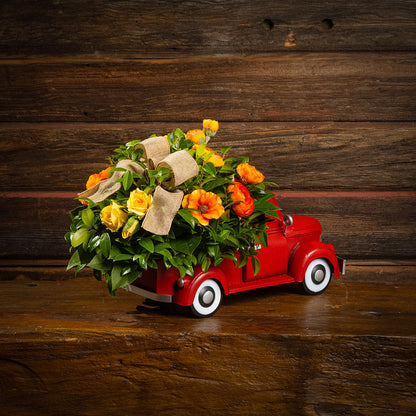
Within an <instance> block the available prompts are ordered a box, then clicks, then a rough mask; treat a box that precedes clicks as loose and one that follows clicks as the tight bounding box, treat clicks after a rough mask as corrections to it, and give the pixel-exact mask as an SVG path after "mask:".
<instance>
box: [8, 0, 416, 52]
mask: <svg viewBox="0 0 416 416" xmlns="http://www.w3.org/2000/svg"><path fill="white" fill-rule="evenodd" d="M39 11H41V12H39ZM415 14H416V13H415V7H414V2H413V1H412V0H402V1H400V2H395V1H392V0H379V1H375V0H373V1H367V2H358V1H349V2H331V1H319V0H313V1H306V0H301V1H297V2H296V3H292V2H276V1H273V0H255V1H244V0H232V1H227V2H222V1H193V2H183V1H158V2H148V1H143V0H142V1H134V2H132V1H117V2H107V1H103V0H100V1H94V2H88V3H86V2H84V1H82V0H71V1H66V2H64V3H61V2H52V1H47V0H40V1H37V2H36V5H35V4H34V3H33V2H30V1H26V0H8V1H5V0H4V1H2V2H1V4H0V27H1V28H3V29H2V36H0V56H2V57H10V56H13V57H20V58H26V57H33V56H39V57H50V56H52V57H70V58H73V57H76V56H82V57H88V58H89V59H103V58H109V57H110V58H111V57H132V58H135V57H143V56H146V57H158V58H159V57H172V56H207V55H211V56H218V55H247V54H264V53H274V52H278V51H283V50H303V51H340V50H344V51H349V50H354V51H357V50H360V51H362V50H372V51H385V50H414V49H415V46H416V22H415V20H416V19H415Z"/></svg>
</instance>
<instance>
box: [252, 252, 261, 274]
mask: <svg viewBox="0 0 416 416" xmlns="http://www.w3.org/2000/svg"><path fill="white" fill-rule="evenodd" d="M251 265H252V266H253V274H254V276H255V275H256V274H258V272H259V271H260V261H259V259H258V258H257V257H256V256H252V257H251Z"/></svg>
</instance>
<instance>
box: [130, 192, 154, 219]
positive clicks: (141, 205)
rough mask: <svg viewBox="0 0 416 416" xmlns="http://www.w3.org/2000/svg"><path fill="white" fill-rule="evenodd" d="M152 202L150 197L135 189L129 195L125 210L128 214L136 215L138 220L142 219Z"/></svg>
mask: <svg viewBox="0 0 416 416" xmlns="http://www.w3.org/2000/svg"><path fill="white" fill-rule="evenodd" d="M152 201H153V198H152V195H148V194H146V192H143V191H141V190H140V189H135V190H134V191H132V192H131V193H130V197H129V200H128V201H127V209H128V210H129V212H131V213H133V214H136V215H137V216H138V218H139V219H142V218H143V217H144V216H145V214H146V212H147V210H148V209H149V208H150V207H151V205H152Z"/></svg>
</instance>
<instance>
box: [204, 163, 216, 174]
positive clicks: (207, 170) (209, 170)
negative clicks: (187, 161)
mask: <svg viewBox="0 0 416 416" xmlns="http://www.w3.org/2000/svg"><path fill="white" fill-rule="evenodd" d="M202 169H203V170H204V172H205V173H208V175H211V176H215V175H216V173H217V172H216V169H215V166H214V165H213V164H212V163H211V162H209V163H206V164H205V165H204V166H203V167H202Z"/></svg>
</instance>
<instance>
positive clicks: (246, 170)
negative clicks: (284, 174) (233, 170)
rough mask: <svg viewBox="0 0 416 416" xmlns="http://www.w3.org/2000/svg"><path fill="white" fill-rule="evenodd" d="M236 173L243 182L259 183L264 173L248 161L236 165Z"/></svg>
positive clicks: (262, 179)
mask: <svg viewBox="0 0 416 416" xmlns="http://www.w3.org/2000/svg"><path fill="white" fill-rule="evenodd" d="M237 173H238V174H239V175H240V178H241V180H242V181H243V183H260V182H263V181H264V175H263V174H262V173H261V172H260V171H258V170H257V169H256V168H255V167H254V166H252V165H250V164H249V163H241V164H240V165H238V166H237Z"/></svg>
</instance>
